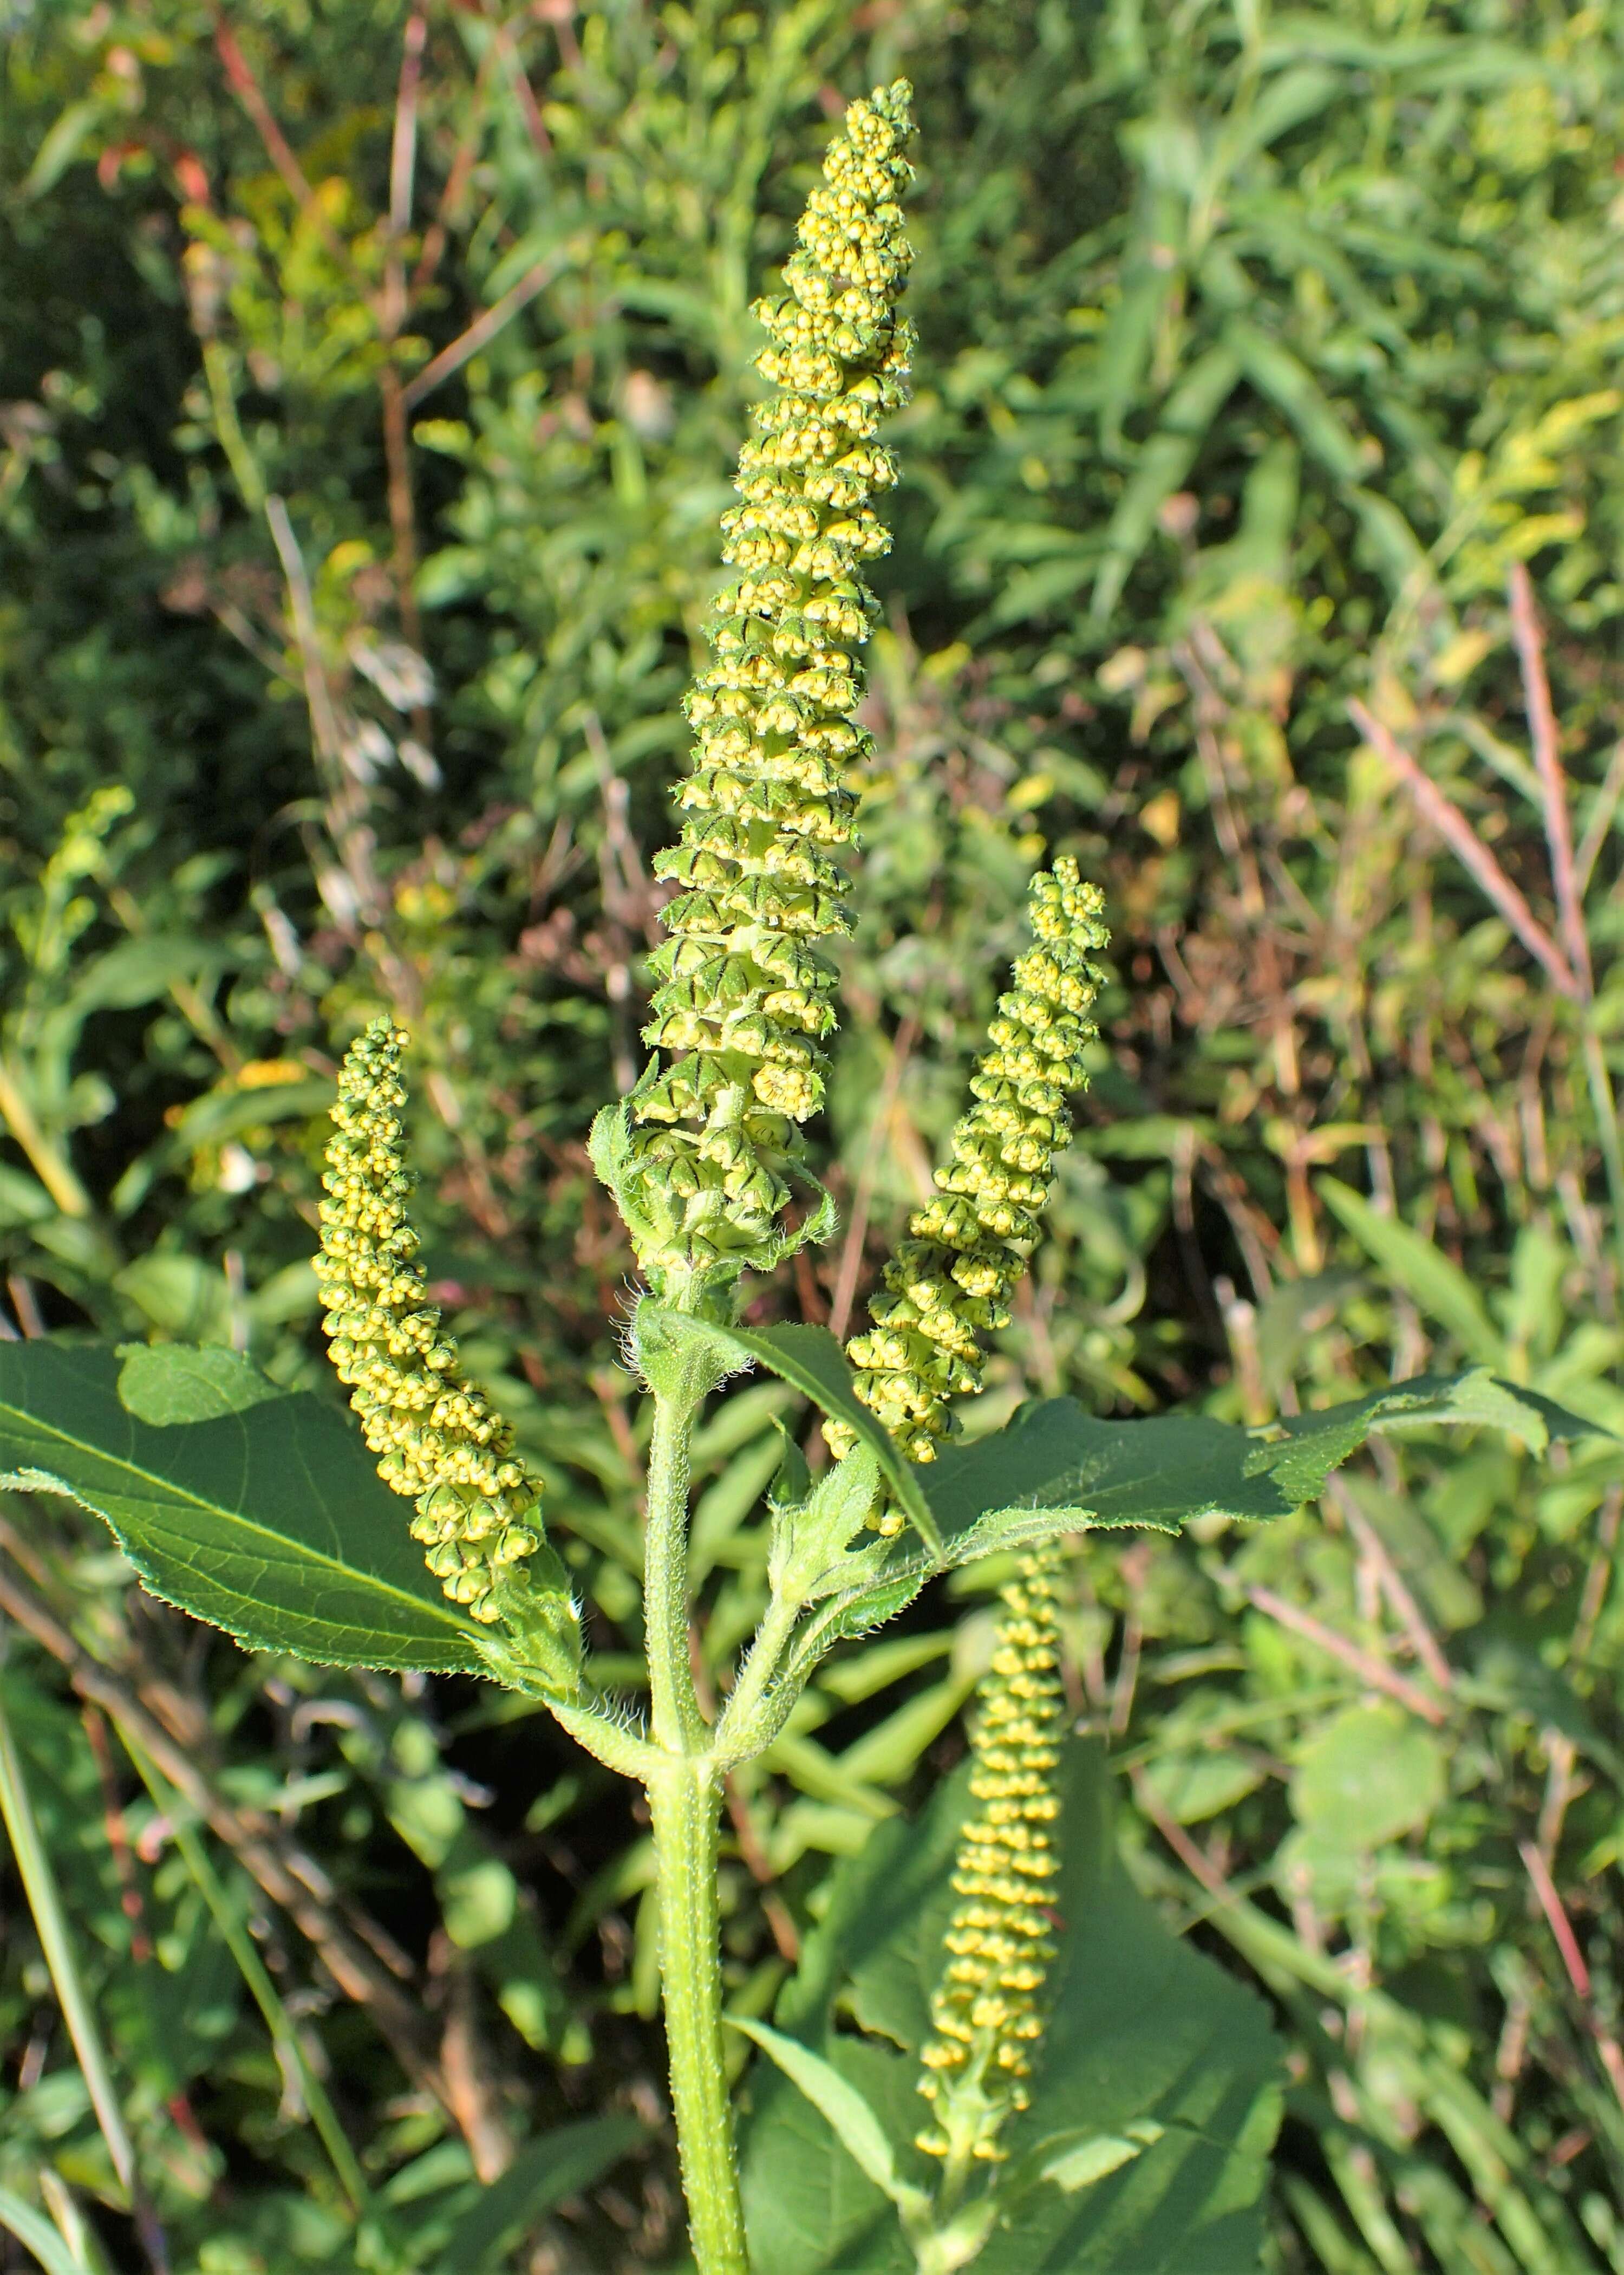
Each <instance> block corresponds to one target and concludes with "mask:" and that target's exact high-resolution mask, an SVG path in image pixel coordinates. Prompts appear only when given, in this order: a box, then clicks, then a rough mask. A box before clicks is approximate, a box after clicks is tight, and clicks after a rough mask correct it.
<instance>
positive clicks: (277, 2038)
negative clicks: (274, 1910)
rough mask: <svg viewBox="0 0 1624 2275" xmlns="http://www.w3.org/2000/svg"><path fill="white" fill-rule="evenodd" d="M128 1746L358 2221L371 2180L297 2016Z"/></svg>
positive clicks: (160, 1785) (151, 1773) (146, 1767)
mask: <svg viewBox="0 0 1624 2275" xmlns="http://www.w3.org/2000/svg"><path fill="white" fill-rule="evenodd" d="M125 1749H126V1750H127V1751H128V1753H129V1756H130V1758H131V1760H132V1762H133V1763H134V1764H135V1766H136V1768H137V1770H138V1771H139V1772H140V1777H141V1782H142V1784H143V1785H145V1787H146V1788H147V1792H148V1793H149V1794H150V1795H152V1797H153V1800H154V1802H155V1804H156V1805H157V1807H158V1809H159V1810H161V1811H162V1814H163V1816H164V1817H166V1818H168V1819H169V1822H170V1825H171V1827H172V1828H173V1831H174V1834H175V1845H176V1847H177V1848H178V1849H179V1850H180V1853H181V1856H182V1857H183V1858H184V1860H185V1866H186V1870H187V1871H189V1872H190V1873H191V1875H192V1878H193V1883H194V1885H195V1886H196V1887H197V1890H198V1893H200V1895H201V1897H202V1899H203V1901H204V1902H205V1903H206V1904H207V1905H208V1908H209V1910H210V1912H211V1913H212V1914H213V1915H214V1921H215V1926H216V1927H217V1928H218V1929H219V1931H220V1933H221V1935H222V1936H223V1939H224V1941H225V1946H226V1948H227V1950H228V1951H230V1954H231V1956H232V1958H233V1959H234V1960H235V1961H237V1966H238V1973H239V1974H240V1975H241V1976H242V1978H243V1981H244V1982H245V1984H247V1986H248V1990H249V1992H250V1994H251V1996H252V1998H253V2003H254V2005H255V2006H256V2007H258V2008H259V2010H260V2013H261V2015H262V2016H263V2018H264V2022H265V2027H266V2029H268V2031H269V2032H270V2034H271V2042H272V2044H274V2045H275V2046H276V2049H277V2051H278V2052H280V2053H281V2054H282V2056H283V2059H284V2060H286V2061H287V2063H288V2065H289V2067H290V2068H291V2070H292V2072H293V2074H294V2075H295V2076H296V2077H297V2078H298V2082H299V2091H300V2092H301V2093H302V2094H303V2096H304V2098H305V2106H306V2109H307V2110H308V2111H309V2112H310V2121H311V2123H312V2124H313V2126H314V2127H315V2129H316V2132H317V2134H318V2135H319V2136H320V2138H321V2145H322V2147H323V2148H324V2149H325V2150H327V2153H328V2157H329V2160H330V2161H331V2164H332V2167H333V2170H334V2172H335V2173H336V2175H337V2179H338V2184H339V2186H340V2188H343V2190H344V2194H345V2196H348V2197H349V2199H350V2204H351V2210H352V2211H354V2213H355V2215H356V2218H358V2219H359V2218H362V2217H363V2215H364V2214H365V2213H366V2210H367V2208H368V2205H369V2203H370V2200H371V2191H370V2190H369V2189H368V2188H367V2186H366V2174H365V2173H363V2172H362V2170H361V2167H360V2164H359V2160H358V2159H357V2157H356V2154H355V2151H354V2150H353V2149H352V2148H351V2145H350V2141H349V2136H348V2135H347V2134H346V2133H345V2131H344V2127H343V2126H342V2125H341V2124H340V2123H339V2121H338V2113H337V2111H336V2109H335V2108H334V2107H333V2105H332V2103H331V2102H330V2101H329V2099H328V2097H327V2091H326V2089H325V2088H324V2086H323V2085H322V2083H321V2079H320V2078H319V2077H318V2076H317V2075H316V2074H315V2072H314V2070H313V2069H312V2067H311V2066H310V2063H309V2061H308V2060H307V2059H306V2053H305V2049H304V2047H303V2046H302V2045H301V2044H299V2038H298V2031H297V2030H296V2029H294V2026H293V2021H292V2017H291V2015H290V2014H289V2013H288V2010H287V2008H286V2007H284V2006H283V2003H282V2000H281V1999H280V1998H279V1997H278V1996H277V1993H276V1984H274V1983H273V1982H272V1981H271V1979H270V1976H268V1974H267V1973H266V1971H265V1964H264V1961H262V1960H261V1957H260V1954H259V1953H258V1952H257V1951H256V1950H255V1949H254V1947H253V1939H252V1938H251V1937H250V1935H249V1934H248V1932H247V1931H246V1929H245V1927H244V1925H243V1924H242V1920H241V1918H240V1916H238V1911H237V1908H236V1907H235V1906H234V1905H233V1904H232V1902H231V1900H230V1896H229V1895H228V1894H227V1893H226V1891H225V1886H224V1884H223V1881H222V1880H221V1878H220V1875H219V1874H218V1873H217V1872H216V1871H215V1868H214V1865H213V1864H212V1863H210V1861H209V1856H208V1850H207V1849H206V1848H204V1846H203V1843H202V1841H201V1840H200V1839H199V1838H198V1833H197V1827H196V1826H195V1825H193V1823H192V1822H191V1820H190V1818H189V1816H188V1814H187V1810H186V1806H185V1803H184V1802H183V1801H182V1800H181V1798H180V1796H179V1795H178V1794H177V1793H176V1792H174V1790H173V1789H172V1788H170V1787H169V1786H167V1785H166V1784H165V1783H164V1781H163V1780H162V1778H161V1777H160V1775H159V1774H158V1772H157V1771H156V1770H155V1768H154V1767H153V1765H152V1764H151V1763H150V1762H149V1761H148V1760H147V1757H146V1755H145V1754H144V1753H142V1751H141V1750H140V1747H139V1746H138V1745H136V1743H135V1742H134V1741H133V1740H132V1738H130V1737H129V1736H128V1735H125Z"/></svg>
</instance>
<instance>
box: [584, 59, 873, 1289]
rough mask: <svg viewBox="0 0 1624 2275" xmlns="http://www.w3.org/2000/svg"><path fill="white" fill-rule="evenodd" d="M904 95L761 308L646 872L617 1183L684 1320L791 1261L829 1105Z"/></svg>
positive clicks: (856, 119)
mask: <svg viewBox="0 0 1624 2275" xmlns="http://www.w3.org/2000/svg"><path fill="white" fill-rule="evenodd" d="M910 94H911V90H910V87H909V86H908V83H907V81H906V80H905V79H898V80H897V81H896V82H895V85H893V86H891V87H884V88H877V89H876V90H875V92H874V93H873V94H872V95H871V96H870V97H869V98H868V99H867V101H859V102H854V103H852V104H851V105H850V109H849V110H847V113H846V119H845V127H844V132H842V134H841V135H840V136H839V137H837V139H836V140H835V142H834V143H833V144H832V145H831V146H830V148H829V151H828V153H827V156H826V158H825V160H824V164H823V176H824V178H823V181H822V183H821V185H820V186H819V187H818V188H816V189H814V190H813V191H812V195H811V197H810V199H809V200H808V202H807V207H806V211H805V213H804V215H803V217H802V220H801V223H800V228H799V242H798V248H797V251H796V253H794V255H793V256H792V257H791V259H790V260H789V262H788V264H787V265H786V267H785V269H784V279H783V281H784V284H785V287H786V290H785V291H784V292H783V293H782V295H781V296H780V297H778V298H776V299H767V300H762V301H759V302H758V303H757V306H756V310H755V313H756V314H757V315H758V316H759V318H760V320H761V321H762V322H763V323H764V324H765V325H766V327H767V334H768V344H767V347H766V348H765V349H764V350H763V351H762V352H761V353H760V355H759V356H758V358H757V359H756V364H757V368H758V370H759V372H760V373H761V374H762V376H763V377H764V378H765V379H766V380H767V382H768V383H769V386H770V387H771V389H772V390H773V392H772V394H771V396H770V397H769V399H768V400H767V402H766V403H765V404H762V405H761V406H760V407H759V409H758V410H757V411H756V412H755V413H754V421H755V427H756V430H757V439H756V440H754V441H753V442H747V443H746V444H745V445H744V449H743V450H742V451H741V453H740V456H739V464H738V473H737V478H736V488H737V490H738V492H739V495H740V497H741V499H742V500H743V503H741V504H739V505H737V506H736V507H734V508H733V509H732V510H730V511H729V513H727V514H726V515H725V516H724V517H723V520H722V530H723V534H724V537H725V540H726V542H725V544H724V547H723V557H724V558H725V559H726V560H727V561H728V562H729V563H731V564H732V565H733V566H734V567H735V568H736V569H737V570H738V571H739V572H740V573H739V575H738V578H737V579H736V582H735V583H734V584H733V585H732V586H729V588H728V590H727V591H726V592H724V593H722V594H721V598H720V599H719V601H718V603H717V609H716V616H715V620H714V624H713V626H712V628H711V631H710V645H711V651H712V658H713V661H712V662H711V664H710V667H709V669H706V670H704V671H702V672H701V673H700V674H699V677H698V679H697V680H696V682H695V684H694V686H693V688H692V690H691V692H690V694H689V696H688V698H687V705H686V708H687V713H688V717H689V719H690V721H691V723H692V725H693V728H694V729H695V733H696V737H697V750H696V764H695V767H694V771H693V772H692V774H691V775H690V776H689V777H688V779H687V781H686V782H684V786H683V789H682V791H681V794H680V803H681V805H683V807H684V810H685V819H684V823H683V831H682V837H681V840H680V842H679V843H677V844H676V846H674V847H672V848H671V849H670V850H668V851H667V852H664V853H662V854H661V855H660V857H659V858H658V859H657V861H656V863H655V868H656V871H657V873H659V874H660V875H661V876H662V877H667V878H670V879H673V880H674V881H676V882H677V883H678V884H680V885H681V886H682V887H683V888H684V889H683V891H682V892H681V893H680V894H679V896H677V898H676V900H674V901H673V902H672V903H670V905H669V906H668V909H667V910H666V911H665V926H666V929H667V931H668V933H669V934H670V938H669V940H668V942H667V943H666V945H665V946H664V947H662V948H661V949H660V950H659V951H658V952H657V954H656V955H655V956H654V959H653V964H654V970H655V973H656V976H657V978H658V979H660V980H661V983H662V984H661V986H660V988H659V991H658V993H657V994H655V996H654V999H653V1017H652V1019H651V1021H650V1024H648V1026H647V1027H646V1029H645V1030H644V1036H645V1039H646V1041H647V1042H649V1043H651V1044H653V1046H654V1047H656V1048H657V1049H658V1050H659V1051H660V1052H661V1053H663V1054H665V1057H664V1060H663V1063H661V1062H658V1061H657V1062H655V1064H654V1066H653V1067H651V1069H650V1072H649V1075H648V1076H647V1077H646V1078H645V1081H644V1082H643V1083H642V1084H640V1085H638V1089H637V1091H636V1092H634V1093H633V1096H632V1099H631V1124H632V1126H631V1130H630V1132H629V1134H628V1135H627V1137H626V1138H625V1140H624V1143H623V1145H620V1147H619V1149H618V1152H617V1154H616V1168H615V1172H614V1183H615V1187H616V1197H617V1198H618V1199H619V1200H620V1201H621V1203H622V1206H623V1212H624V1213H625V1215H626V1219H627V1221H628V1223H629V1224H630V1225H631V1228H632V1231H633V1235H634V1238H635V1239H636V1242H637V1245H638V1263H639V1265H640V1266H641V1267H642V1269H643V1271H644V1272H645V1273H646V1275H647V1276H648V1278H649V1280H650V1281H651V1283H652V1284H653V1287H654V1289H655V1292H656V1293H657V1294H667V1295H669V1296H672V1297H673V1298H674V1299H676V1300H679V1301H680V1300H683V1299H684V1296H685V1295H691V1292H692V1291H693V1290H694V1289H695V1288H696V1286H698V1287H701V1288H702V1287H703V1286H704V1284H705V1283H706V1281H712V1280H718V1279H727V1278H731V1277H736V1274H737V1273H738V1271H739V1270H740V1269H742V1268H743V1267H744V1266H748V1265H758V1266H766V1265H769V1264H771V1263H772V1262H773V1261H774V1258H775V1257H776V1256H777V1255H778V1254H780V1253H782V1247H783V1236H782V1232H781V1231H780V1229H779V1223H778V1220H779V1218H780V1217H781V1215H782V1211H783V1208H784V1206H785V1204H786V1202H787V1201H788V1199H789V1184H788V1183H787V1174H788V1172H789V1170H790V1169H791V1168H794V1167H796V1166H797V1165H798V1163H799V1160H800V1158H801V1153H802V1141H801V1138H800V1132H799V1127H798V1125H799V1124H800V1123H802V1122H805V1121H806V1120H807V1119H808V1118H809V1117H810V1116H811V1115H812V1114H814V1113H815V1112H816V1111H817V1109H818V1107H820V1104H821V1102H822V1099H823V1074H822V1068H823V1054H822V1051H821V1049H820V1044H821V1043H822V1041H823V1040H824V1039H825V1038H826V1037H827V1035H828V1034H829V1032H831V1030H832V1029H833V1027H834V1025H835V1012H834V1009H833V1008H832V1006H831V1004H830V1001H829V996H830V993H831V990H832V988H833V986H834V977H835V975H834V971H833V969H832V967H831V966H830V964H828V963H827V960H826V958H825V957H824V956H822V955H821V954H820V952H819V949H818V946H817V943H818V942H819V941H820V940H823V939H827V937H829V936H830V935H831V934H835V933H843V932H845V931H847V930H848V929H849V928H850V927H849V923H848V919H847V917H846V914H845V910H844V905H843V896H844V891H845V878H844V875H843V873H842V870H841V869H840V868H839V867H838V866H837V865H836V864H835V860H834V859H833V858H831V855H832V851H833V850H834V849H836V848H838V847H840V846H842V845H845V844H848V843H850V840H851V837H852V827H851V815H852V811H853V807H854V805H855V799H854V797H853V795H852V792H851V790H850V787H849V786H848V775H849V774H850V769H851V768H852V767H853V765H854V763H855V762H857V761H858V760H860V759H861V758H862V757H863V756H864V755H865V752H866V751H867V750H868V748H869V742H868V737H866V736H865V734H864V733H863V732H862V730H861V729H858V728H857V727H854V726H853V725H852V724H851V723H850V717H849V714H850V712H851V711H852V710H853V708H854V707H856V705H857V700H858V696H859V692H860V689H859V681H858V675H857V664H856V661H855V654H854V651H855V650H856V649H857V647H858V646H860V645H861V643H862V642H863V641H864V640H865V639H866V638H867V637H868V630H869V625H870V623H871V621H872V617H873V616H874V614H875V611H876V607H877V603H876V602H875V600H874V596H873V594H872V592H871V591H870V590H869V588H868V586H867V585H866V584H865V581H864V578H863V563H865V562H866V561H871V560H873V559H874V558H875V557H876V556H879V555H880V554H882V553H884V552H885V551H886V550H887V548H888V546H889V544H890V539H889V536H888V533H887V532H886V530H885V529H884V527H883V526H882V525H881V524H880V519H879V517H878V516H877V515H876V513H875V512H874V510H873V509H872V504H871V503H870V501H871V499H872V497H873V496H874V495H876V493H878V492H880V491H883V490H886V489H888V488H891V487H892V485H893V484H894V483H895V480H896V466H895V460H894V458H893V457H892V455H891V453H890V451H889V450H887V449H886V448H885V447H884V446H883V444H881V443H880V442H876V440H875V439H874V438H875V436H876V435H877V433H878V431H879V427H880V421H881V419H882V418H883V417H884V415H885V413H886V412H888V411H892V410H895V408H896V407H897V405H898V404H902V403H903V402H904V401H905V400H906V389H905V388H904V386H903V379H904V376H905V374H906V373H907V371H908V368H909V360H910V351H911V348H912V344H913V333H912V328H911V327H910V325H909V324H908V322H907V321H906V320H905V319H904V318H903V317H902V316H900V315H899V314H898V313H897V303H898V300H899V299H900V297H901V293H902V290H903V283H904V282H905V279H906V276H907V272H908V267H909V263H910V260H911V258H912V255H911V253H910V248H909V246H908V244H907V241H906V239H905V238H903V233H902V210H901V207H900V204H899V200H900V198H901V195H902V193H903V187H904V185H905V184H906V183H907V182H908V180H909V179H910V175H911V168H910V166H909V164H908V162H907V160H906V158H905V157H904V156H903V146H904V144H905V143H906V142H907V140H908V139H909V137H910V134H911V132H912V131H913V129H912V123H911V120H910V116H909V102H910Z"/></svg>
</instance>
